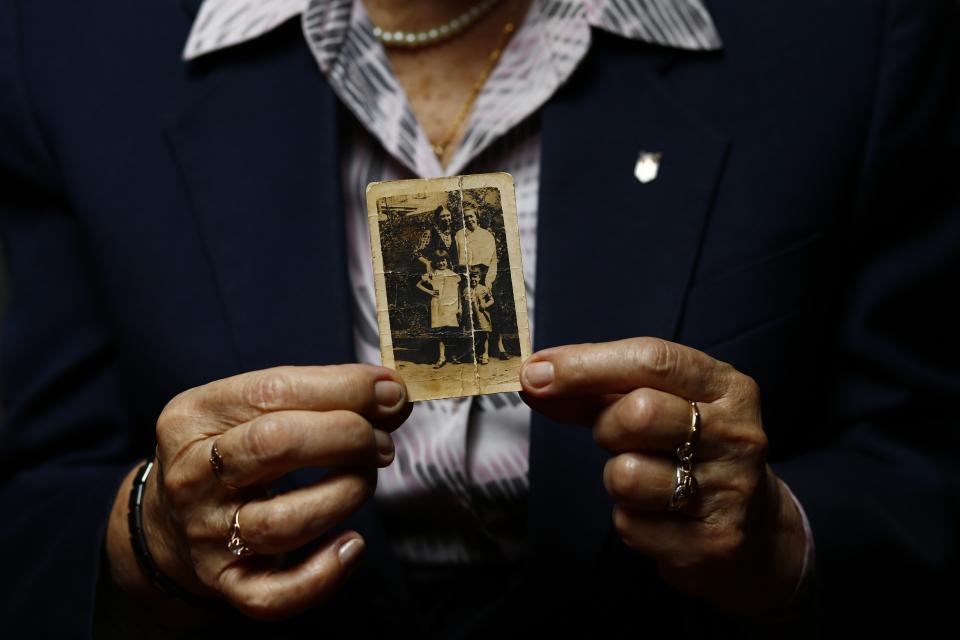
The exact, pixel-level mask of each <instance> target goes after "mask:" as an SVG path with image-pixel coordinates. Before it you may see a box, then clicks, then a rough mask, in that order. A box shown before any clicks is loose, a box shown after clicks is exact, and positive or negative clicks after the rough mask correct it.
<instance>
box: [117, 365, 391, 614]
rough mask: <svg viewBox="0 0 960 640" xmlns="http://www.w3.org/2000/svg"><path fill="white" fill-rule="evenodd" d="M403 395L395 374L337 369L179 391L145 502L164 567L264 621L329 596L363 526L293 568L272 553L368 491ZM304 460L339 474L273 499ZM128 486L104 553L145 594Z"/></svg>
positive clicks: (189, 585) (124, 581) (153, 548)
mask: <svg viewBox="0 0 960 640" xmlns="http://www.w3.org/2000/svg"><path fill="white" fill-rule="evenodd" d="M406 397H407V396H406V392H405V389H404V387H403V384H402V382H401V381H400V378H399V377H398V376H397V374H396V372H394V371H391V370H390V369H386V368H383V367H373V366H367V365H341V366H327V367H281V368H276V369H268V370H264V371H257V372H252V373H247V374H243V375H239V376H235V377H232V378H227V379H225V380H219V381H217V382H213V383H210V384H208V385H204V386H202V387H198V388H195V389H191V390H189V391H186V392H184V393H182V394H180V395H179V396H177V397H176V398H174V399H173V400H172V401H171V402H170V403H169V404H168V405H167V407H166V408H165V409H164V411H163V413H162V415H161V416H160V418H159V420H158V422H157V442H158V448H157V455H158V460H157V466H158V468H157V469H156V470H155V472H154V473H151V475H150V476H149V478H148V482H147V487H146V493H145V497H144V506H143V514H144V530H145V533H146V541H147V547H148V548H149V550H150V552H151V554H152V556H153V558H154V560H155V562H156V564H157V565H158V567H159V569H160V570H161V571H162V572H163V573H165V574H166V575H167V576H168V577H169V578H170V579H172V580H173V581H174V582H175V583H178V585H179V586H180V587H182V588H184V589H185V590H187V591H190V592H192V593H194V594H196V595H199V596H207V597H215V598H220V599H222V600H225V601H226V602H228V603H229V604H231V605H233V606H234V607H236V608H237V609H238V610H239V611H241V612H242V613H244V614H246V615H248V616H251V617H254V618H258V619H273V618H281V617H285V616H289V615H292V614H294V613H297V612H298V611H301V610H303V609H305V608H307V607H309V606H311V605H314V604H316V603H317V602H319V601H321V600H323V599H324V598H325V597H326V596H327V595H328V594H329V593H330V592H331V591H332V590H333V589H334V588H336V586H337V585H338V584H339V583H340V582H341V581H342V580H343V578H344V577H345V575H346V573H347V572H348V571H349V569H350V567H351V565H352V564H353V563H354V562H355V560H356V558H357V557H358V555H359V554H360V552H361V551H362V550H363V541H362V539H361V538H360V536H359V534H357V533H355V532H351V531H348V532H344V533H340V534H338V535H336V536H333V537H331V539H329V540H327V541H326V542H325V543H323V544H322V545H321V546H320V547H319V548H318V549H317V550H316V551H314V552H313V553H312V554H310V555H309V557H307V558H306V560H304V561H302V562H300V563H298V564H296V565H294V566H292V567H289V568H282V569H278V568H276V567H275V566H274V559H273V558H272V557H271V556H277V555H279V554H283V553H285V552H288V551H293V550H295V549H298V548H300V547H302V546H303V545H305V544H307V543H309V542H311V541H313V540H316V539H319V538H321V537H323V536H324V535H325V534H327V532H328V531H329V530H330V529H331V528H332V527H333V526H335V525H336V524H337V523H339V522H340V521H342V520H343V519H344V518H346V517H347V516H348V515H349V514H350V513H351V512H353V511H354V510H356V509H357V508H358V507H360V506H361V504H362V503H363V502H364V501H365V500H367V499H368V498H369V497H370V496H371V495H372V494H373V491H374V488H375V486H376V468H377V467H378V466H385V465H388V464H390V462H392V460H393V456H394V448H393V442H392V440H391V438H390V436H389V435H388V433H387V432H388V431H391V430H393V429H395V428H396V427H398V426H399V425H400V423H401V422H403V420H404V419H406V417H407V416H408V415H409V412H410V405H409V403H408V402H407V401H406ZM214 443H216V447H217V451H218V454H219V458H218V456H217V455H216V454H212V448H213V445H214ZM212 459H213V460H212ZM214 462H216V463H217V464H214ZM215 467H219V468H218V469H215ZM307 467H325V468H329V469H331V473H330V475H328V476H326V477H325V478H324V479H323V480H321V481H320V482H318V483H316V484H314V485H311V486H306V487H302V488H299V489H296V490H293V491H290V492H288V493H283V494H280V495H274V496H269V495H268V494H267V491H266V487H267V485H269V484H270V483H271V482H272V481H274V480H276V479H278V478H280V477H281V476H284V475H286V474H288V473H290V472H292V471H295V470H297V469H301V468H307ZM124 486H125V487H126V489H124V488H121V490H120V492H119V494H118V497H117V503H116V504H115V507H114V514H113V515H112V517H111V525H110V531H109V532H108V556H109V558H110V561H111V570H112V573H113V575H114V577H115V579H116V580H117V582H118V583H120V584H121V586H122V587H124V588H125V589H127V591H128V592H134V593H136V592H137V591H138V587H139V591H140V593H139V594H137V595H141V596H143V594H144V593H145V592H148V591H149V590H148V587H149V585H146V586H145V584H144V583H145V581H144V580H143V576H142V575H139V576H138V575H137V572H138V570H139V568H138V567H137V565H136V563H135V562H132V560H131V556H130V543H129V534H128V533H127V531H126V495H125V491H129V487H130V484H129V478H128V481H127V483H125V485H124ZM238 510H239V511H238ZM238 513H239V523H240V525H241V527H240V534H241V536H242V543H243V544H245V545H246V548H247V550H248V551H247V550H245V552H244V553H243V554H242V555H235V554H234V553H232V552H231V551H230V550H228V546H227V539H228V535H229V533H230V531H231V525H232V524H233V523H234V520H235V516H236V515H237V514H238ZM238 551H239V548H238ZM146 597H147V598H148V599H149V594H148V595H147V596H146Z"/></svg>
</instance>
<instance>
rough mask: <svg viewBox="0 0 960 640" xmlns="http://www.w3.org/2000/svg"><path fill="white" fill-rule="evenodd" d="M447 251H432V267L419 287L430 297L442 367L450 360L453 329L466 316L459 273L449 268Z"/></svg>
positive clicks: (436, 365) (438, 353)
mask: <svg viewBox="0 0 960 640" xmlns="http://www.w3.org/2000/svg"><path fill="white" fill-rule="evenodd" d="M449 262H450V258H449V256H448V254H447V253H446V252H445V251H443V250H439V251H436V252H435V253H434V254H433V259H432V261H431V263H430V266H431V269H430V271H429V272H428V273H425V274H423V276H421V278H420V282H418V283H417V285H416V286H417V288H418V289H420V290H421V291H423V292H424V293H426V294H427V295H429V296H430V328H431V329H432V330H433V332H434V334H435V335H436V338H437V362H436V364H434V365H433V367H434V368H435V369H439V368H440V367H442V366H443V365H444V364H446V362H447V345H446V344H445V343H446V342H447V341H449V340H450V339H451V337H452V335H455V332H454V331H451V328H453V329H456V328H458V327H459V326H460V325H461V323H462V319H463V317H464V316H465V314H464V312H463V304H462V302H461V299H460V276H459V275H457V274H456V273H454V272H453V271H451V270H450V266H449Z"/></svg>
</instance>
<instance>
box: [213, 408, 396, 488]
mask: <svg viewBox="0 0 960 640" xmlns="http://www.w3.org/2000/svg"><path fill="white" fill-rule="evenodd" d="M216 444H217V451H218V452H219V453H220V458H221V460H222V465H221V470H220V473H219V476H220V479H221V480H222V481H223V482H225V483H227V484H229V485H232V486H235V487H247V486H251V485H257V484H263V483H265V482H269V481H271V480H275V479H277V478H279V477H281V476H283V475H286V474H287V473H289V472H291V471H294V470H296V469H301V468H304V467H343V466H386V465H388V464H390V463H391V462H392V461H393V456H394V446H393V440H392V439H391V438H390V436H389V435H388V434H387V433H386V432H384V431H380V430H378V429H374V428H373V425H372V424H371V423H370V422H369V421H367V420H366V419H365V418H364V417H363V416H361V415H359V414H356V413H353V412H351V411H341V410H337V411H322V412H321V411H278V412H274V413H268V414H265V415H262V416H259V417H257V418H254V419H253V420H251V421H250V422H245V423H244V424H241V425H240V426H238V427H234V428H233V429H229V430H227V431H226V432H225V433H224V434H223V435H221V436H218V437H217V438H216ZM211 445H212V443H211V442H210V439H207V440H206V441H205V442H204V443H203V445H202V447H203V450H201V451H200V452H199V456H207V457H209V449H208V448H209V447H210V446H211ZM208 466H209V464H208Z"/></svg>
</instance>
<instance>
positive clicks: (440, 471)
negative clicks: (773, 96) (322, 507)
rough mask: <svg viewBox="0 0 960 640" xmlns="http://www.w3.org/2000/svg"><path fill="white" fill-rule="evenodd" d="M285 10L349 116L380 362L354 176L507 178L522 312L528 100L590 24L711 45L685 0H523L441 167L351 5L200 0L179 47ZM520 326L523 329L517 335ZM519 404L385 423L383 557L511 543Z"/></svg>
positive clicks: (363, 295) (258, 23)
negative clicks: (389, 432) (497, 174)
mask: <svg viewBox="0 0 960 640" xmlns="http://www.w3.org/2000/svg"><path fill="white" fill-rule="evenodd" d="M295 18H296V19H299V20H300V22H301V25H302V29H303V34H304V37H305V43H306V45H307V46H309V47H310V50H311V51H312V53H313V55H314V57H315V59H316V61H317V66H318V73H322V74H324V75H325V76H326V79H327V81H328V82H329V84H330V86H331V87H332V88H333V91H334V92H335V93H336V94H337V96H339V98H340V100H341V102H342V104H343V106H344V107H345V108H346V109H345V110H346V111H347V112H348V113H349V115H350V122H349V125H348V129H347V130H345V131H343V132H342V140H343V148H342V153H341V170H342V178H343V181H342V185H343V190H344V196H345V197H344V202H345V205H346V207H345V208H346V216H347V238H345V242H347V245H348V248H349V249H348V255H349V273H350V278H351V281H352V285H353V318H354V341H355V348H356V355H357V359H358V360H359V361H361V362H369V363H375V364H379V363H380V351H379V338H378V332H377V321H376V305H375V301H374V290H373V270H372V264H371V256H370V243H369V237H368V231H367V221H366V203H365V190H366V186H367V184H368V183H370V182H374V181H381V180H394V179H402V178H431V177H439V176H447V175H457V174H460V173H481V172H487V171H507V172H509V173H511V174H513V177H514V180H515V184H516V193H517V210H518V217H519V226H520V236H521V237H520V244H521V249H522V253H523V271H524V279H525V282H526V288H527V290H526V295H527V302H528V306H529V317H530V318H531V319H532V318H533V317H534V315H533V305H534V301H535V296H534V293H535V290H536V273H535V271H534V269H535V266H536V251H537V246H536V237H537V234H536V230H537V214H538V212H537V195H538V193H537V192H538V186H539V169H540V157H539V153H540V132H539V120H538V112H539V110H540V108H541V107H542V106H543V105H544V103H546V102H547V101H548V100H549V99H550V97H551V96H552V95H553V94H554V92H555V91H556V90H557V89H558V88H559V87H560V86H561V85H562V84H563V83H564V82H565V81H566V80H567V78H569V77H570V75H571V74H572V73H573V72H574V70H575V69H576V68H577V66H578V64H579V63H580V61H581V60H582V59H583V58H584V56H585V55H586V54H587V52H588V50H589V49H590V41H591V30H592V29H601V30H604V31H607V32H610V33H613V34H616V35H618V36H621V37H624V38H629V39H633V40H638V41H643V42H647V43H652V44H656V45H660V46H664V47H676V48H682V49H695V50H708V49H718V48H720V46H721V43H720V38H719V36H718V34H717V31H716V29H715V28H714V25H713V22H712V20H711V18H710V15H709V13H708V12H707V10H706V8H705V7H704V6H703V4H702V2H701V1H700V0H534V2H533V4H532V6H531V8H530V11H529V13H528V14H527V16H526V18H525V19H524V21H523V22H522V24H521V25H520V27H519V28H518V29H517V31H516V33H515V34H514V37H513V39H512V40H511V41H510V43H509V45H508V46H507V48H506V50H505V51H504V53H503V56H502V58H501V59H500V62H499V63H498V65H497V67H496V68H495V70H494V71H493V73H492V74H491V76H490V78H489V79H488V81H487V83H486V85H485V86H484V88H483V90H482V91H481V93H480V95H479V96H478V98H477V100H476V102H475V104H474V107H473V110H472V112H471V113H470V116H469V118H468V120H467V122H466V125H465V129H464V135H463V138H462V141H461V143H460V146H459V148H457V150H456V151H455V152H454V155H453V157H452V159H451V160H450V163H449V165H447V166H446V167H443V166H441V165H440V162H439V161H438V160H437V157H436V156H435V155H434V153H433V151H432V148H431V144H430V142H429V140H428V138H427V136H426V135H425V133H424V130H423V129H422V128H421V126H420V124H419V123H418V122H417V120H416V118H415V117H414V114H413V111H412V109H411V107H410V105H409V103H408V101H407V98H406V96H405V94H404V92H403V89H402V88H401V86H400V84H399V82H398V81H397V79H396V77H395V75H394V73H393V71H392V68H391V66H390V63H389V60H388V58H387V55H386V52H385V51H384V49H383V47H382V46H381V44H380V43H379V41H378V40H377V39H376V38H374V36H373V25H372V24H371V22H370V20H369V18H368V17H367V14H366V11H365V9H364V6H363V3H362V2H360V1H357V2H354V1H353V0H206V2H204V3H203V5H202V6H201V8H200V12H199V14H198V15H197V18H196V20H195V22H194V25H193V28H192V31H191V33H190V36H189V39H188V41H187V43H186V47H185V49H184V58H185V59H188V60H189V59H193V58H197V57H199V56H202V55H204V54H206V53H208V52H211V51H215V50H217V49H222V48H225V47H229V46H236V45H242V43H243V42H246V41H249V40H252V39H255V38H257V37H259V36H261V35H263V34H264V33H267V32H269V31H270V30H272V29H274V28H276V27H277V26H279V25H280V24H282V23H285V22H286V21H288V20H291V19H295ZM534 329H535V328H534V327H531V331H533V330H534ZM529 424H530V410H529V409H528V408H527V406H526V405H524V404H523V403H522V402H521V400H520V398H519V397H518V396H517V394H515V393H510V394H499V395H489V396H481V397H476V398H459V399H449V400H438V401H432V402H420V403H417V404H416V406H415V407H414V410H413V413H412V415H411V416H410V418H409V420H408V421H407V422H406V423H405V424H404V426H403V427H401V428H400V429H399V430H397V431H396V432H395V434H394V441H395V443H396V448H397V455H396V461H395V462H394V464H392V465H391V466H389V467H387V468H386V469H383V470H381V472H380V478H379V485H378V488H377V493H376V500H377V502H378V506H379V507H380V509H381V512H382V513H383V515H384V522H385V524H386V526H387V530H388V532H389V533H390V538H391V540H392V544H393V551H394V553H395V554H396V555H397V556H398V557H399V558H400V559H402V560H404V561H406V562H408V563H412V564H417V565H437V564H442V565H449V564H457V563H486V562H503V561H511V560H514V559H516V558H517V557H518V556H519V554H520V553H521V552H522V550H523V538H524V527H525V522H526V495H527V486H528V483H527V469H528V457H527V454H528V445H529V428H530V427H529Z"/></svg>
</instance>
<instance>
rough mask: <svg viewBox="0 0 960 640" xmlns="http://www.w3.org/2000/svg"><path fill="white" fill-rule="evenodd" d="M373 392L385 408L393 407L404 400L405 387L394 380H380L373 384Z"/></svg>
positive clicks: (378, 402) (379, 403)
mask: <svg viewBox="0 0 960 640" xmlns="http://www.w3.org/2000/svg"><path fill="white" fill-rule="evenodd" d="M373 393H374V395H375V396H377V404H378V405H380V406H381V407H383V408H384V409H393V408H394V407H395V406H397V405H398V404H400V401H401V400H403V387H401V386H400V384H399V383H397V382H394V381H393V380H380V381H379V382H377V383H376V384H374V385H373Z"/></svg>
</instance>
